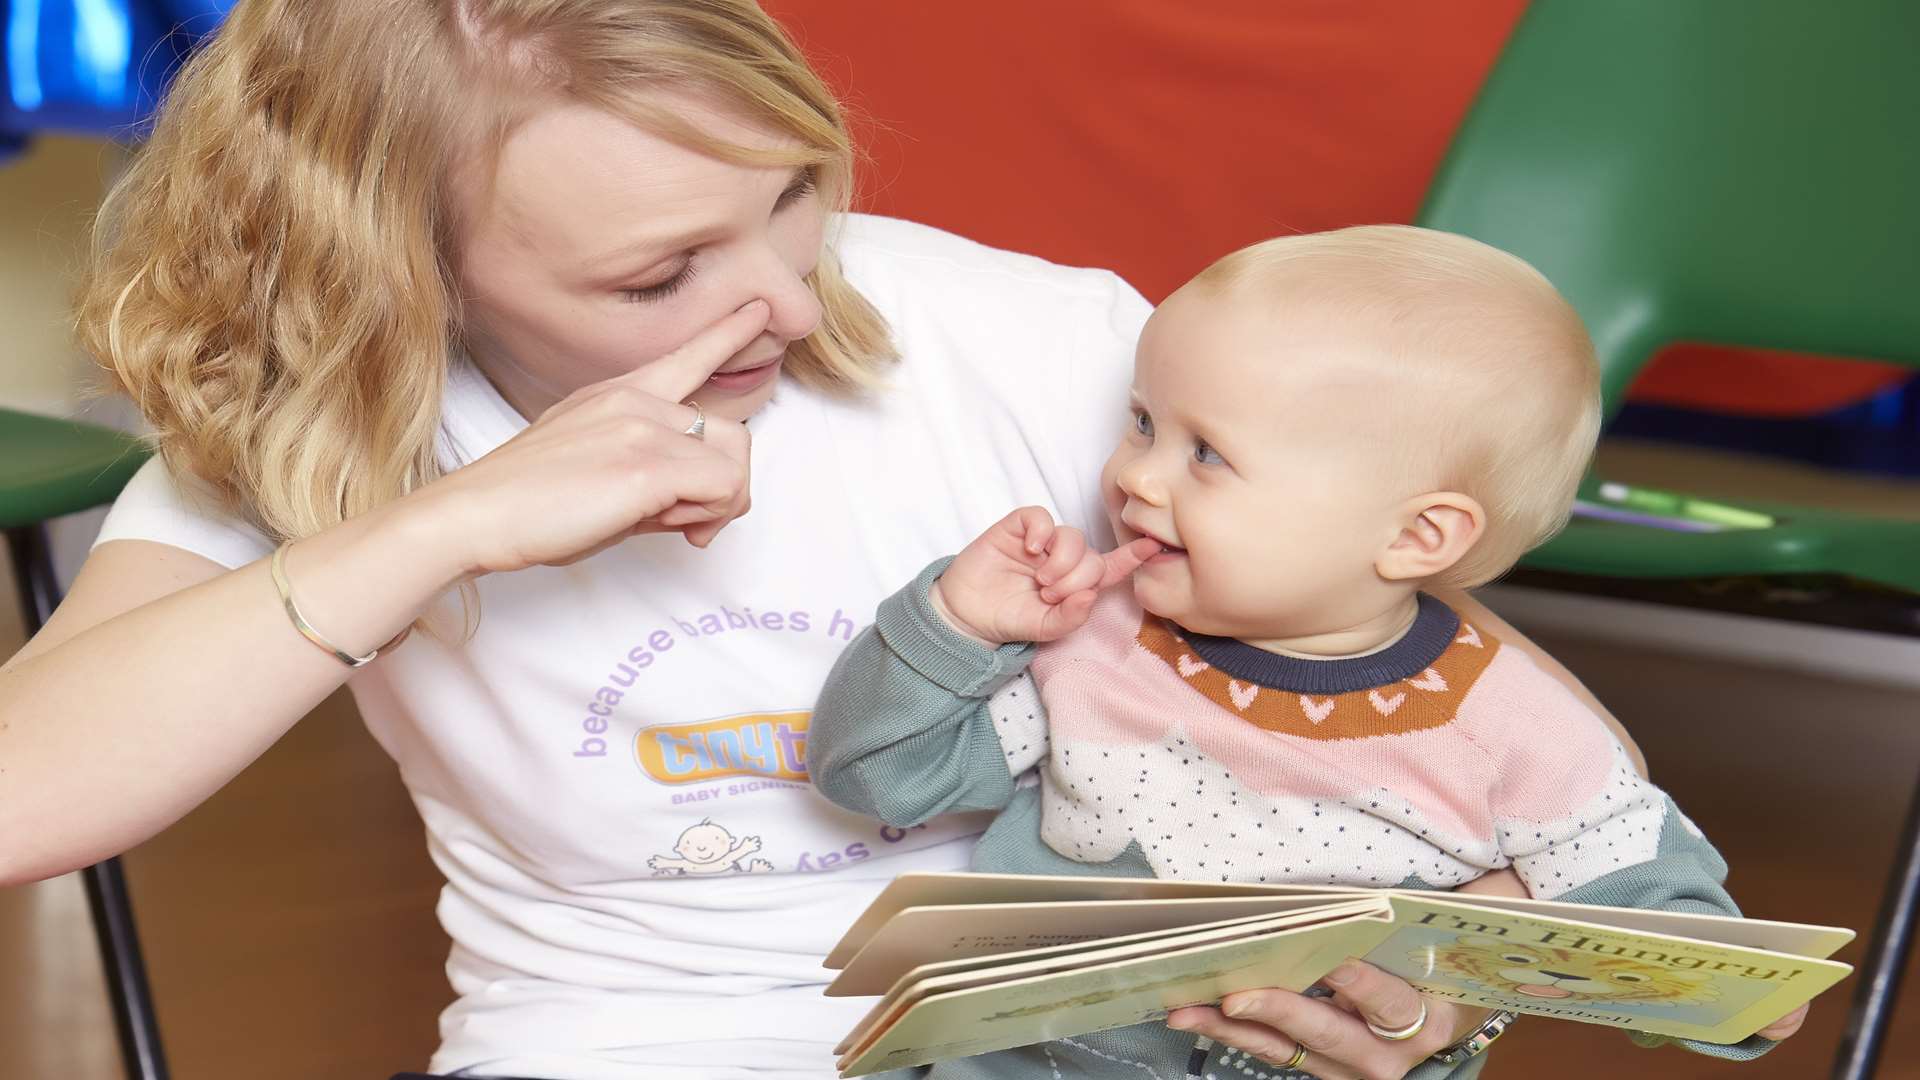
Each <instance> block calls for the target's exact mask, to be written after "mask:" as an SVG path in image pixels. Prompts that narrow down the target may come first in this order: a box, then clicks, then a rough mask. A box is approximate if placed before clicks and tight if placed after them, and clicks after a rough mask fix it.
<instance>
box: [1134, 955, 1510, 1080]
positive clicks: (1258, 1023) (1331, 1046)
mask: <svg viewBox="0 0 1920 1080" xmlns="http://www.w3.org/2000/svg"><path fill="white" fill-rule="evenodd" d="M1320 981H1321V982H1322V983H1323V984H1325V985H1326V987H1327V988H1328V989H1330V990H1332V991H1333V992H1334V996H1333V997H1332V998H1331V999H1328V998H1312V997H1307V996H1306V995H1304V994H1295V993H1290V992H1288V991H1286V990H1243V991H1241V992H1240V993H1238V994H1229V995H1227V996H1226V997H1225V998H1223V999H1222V1000H1221V1002H1220V1006H1219V1008H1214V1007H1212V1006H1196V1007H1192V1008H1186V1009H1176V1010H1174V1012H1173V1013H1172V1014H1171V1015H1169V1016H1168V1017H1167V1025H1168V1026H1169V1027H1173V1028H1176V1029H1178V1030H1181V1031H1191V1032H1194V1033H1196V1034H1200V1035H1205V1036H1207V1037H1208V1038H1210V1039H1213V1040H1214V1041H1215V1042H1220V1043H1225V1044H1226V1045H1228V1046H1231V1047H1234V1048H1236V1049H1239V1050H1244V1051H1246V1052H1247V1053H1249V1054H1252V1055H1253V1056H1254V1057H1256V1058H1260V1059H1263V1060H1265V1061H1270V1062H1273V1063H1274V1064H1276V1065H1278V1064H1285V1063H1287V1062H1289V1061H1291V1060H1292V1059H1293V1056H1294V1053H1295V1051H1297V1050H1298V1049H1300V1048H1302V1047H1304V1048H1305V1049H1306V1051H1307V1054H1306V1057H1305V1059H1303V1060H1302V1061H1300V1063H1299V1064H1298V1065H1296V1066H1294V1067H1295V1068H1298V1069H1300V1070H1302V1071H1304V1072H1309V1073H1312V1074H1313V1075H1314V1076H1317V1077H1319V1078H1320V1080H1398V1078H1399V1077H1402V1076H1405V1075H1406V1074H1407V1072H1408V1071H1409V1070H1411V1069H1412V1068H1413V1067H1414V1066H1416V1065H1418V1064H1420V1063H1421V1062H1422V1061H1425V1060H1426V1059H1427V1058H1429V1057H1431V1056H1432V1055H1433V1053H1434V1052H1435V1051H1436V1050H1442V1049H1445V1048H1446V1047H1448V1046H1451V1045H1453V1044H1454V1043H1455V1042H1458V1041H1459V1040H1460V1039H1462V1038H1465V1037H1466V1036H1467V1035H1468V1034H1469V1033H1471V1032H1472V1031H1473V1030H1474V1029H1475V1028H1477V1027H1479V1026H1480V1025H1481V1024H1482V1023H1483V1022H1485V1020H1486V1018H1487V1015H1488V1013H1487V1011H1486V1010H1484V1009H1472V1008H1467V1007H1465V1006H1461V1005H1456V1004H1454V1003H1452V1002H1450V1001H1441V1000H1439V999H1438V998H1423V997H1422V996H1421V995H1420V992H1419V991H1417V990H1415V989H1414V988H1413V987H1412V986H1410V985H1408V984H1407V982H1405V981H1404V980H1402V979H1400V978H1399V977H1397V976H1394V975H1390V974H1388V973H1387V972H1384V971H1381V970H1380V969H1379V968H1377V967H1374V966H1373V965H1371V964H1367V963H1363V962H1361V961H1359V960H1349V961H1347V962H1346V963H1344V964H1341V965H1340V966H1339V967H1337V968H1334V969H1333V970H1332V971H1330V972H1328V973H1327V975H1326V977H1325V978H1323V979H1322V980H1320ZM1423 1004H1424V1006H1425V1008H1426V1021H1425V1022H1424V1023H1422V1024H1421V1025H1420V1028H1419V1031H1418V1032H1417V1033H1416V1034H1414V1035H1413V1036H1411V1037H1409V1038H1406V1039H1402V1040H1399V1041H1392V1040H1388V1039H1383V1038H1381V1037H1379V1036H1378V1035H1375V1034H1374V1033H1373V1032H1372V1031H1371V1030H1369V1029H1368V1027H1367V1025H1368V1023H1372V1024H1373V1026H1374V1027H1377V1028H1379V1029H1380V1030H1382V1031H1400V1030H1403V1029H1405V1028H1407V1027H1410V1026H1412V1025H1413V1024H1414V1023H1415V1021H1418V1020H1419V1019H1420V1015H1421V1014H1420V1010H1421V1008H1422V1006H1423Z"/></svg>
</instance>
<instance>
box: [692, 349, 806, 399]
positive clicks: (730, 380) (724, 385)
mask: <svg viewBox="0 0 1920 1080" xmlns="http://www.w3.org/2000/svg"><path fill="white" fill-rule="evenodd" d="M785 359H786V357H785V355H781V356H776V357H774V358H773V359H771V360H769V361H767V362H766V363H764V364H760V365H758V366H756V367H750V368H741V369H740V370H738V371H716V372H714V373H713V374H712V375H709V376H707V385H708V386H711V387H713V388H714V389H716V390H723V391H726V392H727V393H733V394H737V393H740V392H742V391H746V390H752V389H753V388H754V387H757V386H759V385H760V384H761V383H764V382H766V381H767V380H768V379H770V378H772V377H773V376H774V374H775V373H776V372H778V371H779V370H780V363H781V361H783V360H785Z"/></svg>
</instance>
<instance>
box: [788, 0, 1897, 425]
mask: <svg viewBox="0 0 1920 1080" xmlns="http://www.w3.org/2000/svg"><path fill="white" fill-rule="evenodd" d="M764 2H765V4H766V7H767V9H768V10H769V11H771V12H772V13H773V14H774V15H775V16H776V17H778V18H779V19H780V20H781V21H782V22H783V23H784V24H785V25H786V26H787V27H788V28H789V29H790V30H791V31H792V32H793V33H794V35H795V37H796V38H797V39H798V40H799V41H800V44H801V46H802V48H804V49H805V50H806V51H807V53H808V55H809V56H811V57H812V58H813V59H814V61H815V63H816V64H817V65H818V66H819V68H820V69H821V71H822V72H823V73H824V74H825V75H826V77H827V79H828V81H829V82H830V83H832V84H833V86H834V87H835V89H836V90H837V91H839V93H840V94H841V96H842V97H843V99H844V100H845V101H846V102H847V103H848V105H849V106H850V108H851V111H852V112H853V114H854V117H855V130H856V134H857V137H858V138H859V140H860V143H861V146H862V147H863V149H864V150H865V152H866V153H867V155H868V157H869V161H868V162H867V167H866V169H865V171H864V173H863V175H862V178H861V185H862V195H861V201H862V204H863V206H865V207H866V208H868V209H871V210H874V211H876V212H878V213H883V214H891V215H894V216H898V217H905V218H912V219H914V220H917V221H924V222H926V223H928V224H932V225H938V226H941V227H943V228H946V229H950V230H953V231H954V232H958V233H961V234H964V235H966V236H971V237H973V238H974V239H977V240H980V241H983V242H985V243H988V244H992V245H995V246H997V247H1006V248H1013V249H1015V250H1020V251H1027V252H1032V253H1033V254H1036V255H1041V256H1044V257H1046V258H1048V259H1052V260H1054V261H1056V262H1064V263H1072V264H1077V265H1083V266H1102V267H1107V268H1110V269H1113V270H1116V271H1118V272H1119V273H1121V274H1122V275H1123V276H1125V277H1126V278H1127V279H1128V280H1129V281H1131V282H1133V284H1134V285H1135V286H1136V287H1138V288H1139V289H1140V291H1141V292H1143V293H1145V294H1146V295H1147V297H1148V298H1149V299H1152V300H1155V301H1158V300H1160V299H1161V298H1163V297H1164V296H1165V295H1166V294H1167V293H1168V292H1170V291H1172V290H1173V289H1174V288H1175V287H1176V286H1178V285H1179V284H1180V283H1181V282H1182V281H1184V280H1186V279H1187V278H1188V277H1189V276H1191V275H1192V274H1193V273H1195V272H1196V271H1198V270H1199V269H1200V268H1201V267H1203V266H1205V265H1206V264H1207V263H1209V262H1211V261H1213V260H1214V259H1215V258H1218V257H1219V256H1220V255H1223V254H1225V253H1226V252H1228V251H1231V250H1233V249H1234V248H1237V247H1240V246H1242V245H1244V244H1248V243H1251V242H1253V241H1255V240H1260V239H1264V238H1266V237H1269V236H1274V235H1277V234H1280V233H1287V232H1306V231H1312V230H1316V229H1329V228H1336V227H1339V226H1342V225H1353V224H1361V223H1367V222H1381V221H1409V220H1411V219H1412V218H1413V216H1414V214H1415V212H1416V211H1417V210H1418V208H1419V205H1420V199H1421V196H1422V195H1423V194H1424V192H1425V191H1426V188H1427V183H1428V181H1429V179H1430V178H1431V177H1432V175H1433V172H1434V169H1435V168H1436V167H1437V166H1438V164H1439V162H1440V158H1441V156H1442V155H1443V154H1444V153H1445V151H1446V147H1447V143H1448V141H1449V140H1450V139H1451V138H1452V136H1453V132H1454V129H1455V127H1457V126H1458V124H1459V123H1460V120H1461V118H1462V117H1463V116H1464V115H1465V114H1466V111H1467V108H1468V107H1469V105H1471V104H1472V101H1473V96H1474V93H1475V92H1476V91H1477V90H1478V89H1479V86H1480V83H1481V80H1482V79H1484V78H1485V76H1486V73H1487V70H1488V68H1489V67H1491V66H1492V64H1493V61H1494V59H1495V58H1496V57H1497V56H1498V54H1499V51H1500V47H1501V45H1502V44H1503V43H1504V42H1505V41H1506V38H1507V35H1508V34H1509V32H1511V30H1512V28H1513V24H1514V22H1515V20H1516V19H1518V18H1519V16H1520V14H1521V12H1522V11H1523V10H1524V9H1525V7H1526V0H1448V2H1447V3H1421V2H1408V0H1285V2H1282V0H968V2H965V3H953V2H932V0H764ZM1905 374H1906V373H1905V372H1904V371H1902V370H1901V369H1899V368H1894V367H1888V366H1882V365H1877V364H1861V363H1857V362H1845V361H1812V360H1808V359H1806V358H1801V357H1782V356H1778V355H1760V356H1756V355H1755V354H1752V353H1735V352H1733V351H1731V350H1727V349H1715V348H1703V347H1679V348H1675V349H1671V350H1668V351H1667V352H1666V353H1664V354H1663V355H1662V356H1661V357H1660V358H1659V359H1658V360H1657V361H1656V362H1655V363H1654V364H1653V365H1652V366H1651V367H1649V369H1648V371H1647V372H1646V374H1645V375H1644V376H1643V378H1642V380H1641V382H1640V383H1639V384H1638V385H1637V386H1636V387H1635V390H1634V395H1633V396H1634V397H1635V398H1636V399H1643V400H1657V401H1661V402H1664V403H1668V404H1681V405H1710V406H1713V407H1717V408H1722V409H1729V410H1734V411H1742V412H1751V413H1762V414H1768V413H1771V414H1794V413H1810V412H1820V411H1825V410H1827V409H1831V408H1834V407H1837V406H1839V405H1843V404H1847V403H1850V402H1852V401H1856V400H1859V399H1860V398H1861V397H1864V396H1866V395H1867V394H1870V393H1872V392H1874V391H1876V390H1878V389H1880V388H1881V387H1884V386H1886V385H1888V384H1890V383H1891V382H1893V381H1895V380H1897V379H1900V378H1902V377H1904V376H1905Z"/></svg>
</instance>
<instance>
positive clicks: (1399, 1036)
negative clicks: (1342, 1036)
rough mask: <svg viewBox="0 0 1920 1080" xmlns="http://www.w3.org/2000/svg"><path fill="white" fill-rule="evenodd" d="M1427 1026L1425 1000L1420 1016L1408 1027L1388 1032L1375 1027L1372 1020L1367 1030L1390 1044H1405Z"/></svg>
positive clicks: (1423, 1000) (1421, 1005)
mask: <svg viewBox="0 0 1920 1080" xmlns="http://www.w3.org/2000/svg"><path fill="white" fill-rule="evenodd" d="M1426 1026H1427V1001H1426V999H1425V998H1421V999H1420V1015H1419V1016H1416V1017H1414V1018H1413V1023H1411V1024H1408V1025H1407V1026H1406V1027H1403V1028H1400V1029H1398V1030H1396V1031H1386V1030H1383V1029H1381V1028H1377V1027H1374V1026H1373V1021H1371V1020H1369V1021H1367V1030H1368V1031H1371V1032H1373V1033H1374V1034H1375V1035H1378V1036H1379V1037H1380V1038H1382V1039H1385V1040H1387V1041H1388V1042H1404V1041H1406V1040H1408V1039H1411V1038H1413V1037H1414V1036H1415V1035H1418V1034H1420V1029H1421V1028H1423V1027H1426Z"/></svg>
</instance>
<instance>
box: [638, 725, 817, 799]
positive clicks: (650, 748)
mask: <svg viewBox="0 0 1920 1080" xmlns="http://www.w3.org/2000/svg"><path fill="white" fill-rule="evenodd" d="M811 715H812V714H811V713H808V712H805V711H801V712H780V713H747V714H745V715H742V716H726V717H721V718H720V719H718V720H702V721H700V722H699V723H696V724H664V725H661V726H659V727H650V728H646V729H644V730H642V731H641V732H640V734H639V735H637V736H635V737H634V747H633V749H634V755H635V756H636V757H637V758H639V761H640V768H641V769H642V770H643V771H644V772H645V773H646V774H647V775H648V776H650V777H652V778H654V779H655V780H658V781H659V782H661V783H663V784H697V783H701V782H704V781H707V780H718V779H720V778H722V777H727V776H764V777H769V778H772V779H775V780H799V781H805V780H806V778H807V719H808V717H809V716H811Z"/></svg>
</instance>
